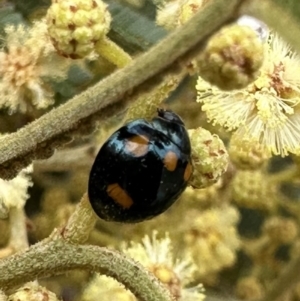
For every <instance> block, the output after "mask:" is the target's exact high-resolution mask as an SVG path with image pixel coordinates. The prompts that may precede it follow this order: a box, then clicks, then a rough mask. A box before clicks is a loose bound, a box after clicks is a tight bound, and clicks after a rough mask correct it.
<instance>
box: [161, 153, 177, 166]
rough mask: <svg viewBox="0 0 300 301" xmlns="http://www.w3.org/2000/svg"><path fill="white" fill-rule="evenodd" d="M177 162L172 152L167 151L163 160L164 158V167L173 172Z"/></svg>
mask: <svg viewBox="0 0 300 301" xmlns="http://www.w3.org/2000/svg"><path fill="white" fill-rule="evenodd" d="M177 162H178V157H177V155H176V154H175V153H174V152H172V151H168V152H167V154H166V156H165V158H164V165H165V167H166V169H167V170H168V171H174V170H175V169H176V166H177Z"/></svg>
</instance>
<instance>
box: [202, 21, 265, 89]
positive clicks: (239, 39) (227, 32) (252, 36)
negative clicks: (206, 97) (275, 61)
mask: <svg viewBox="0 0 300 301" xmlns="http://www.w3.org/2000/svg"><path fill="white" fill-rule="evenodd" d="M263 58H264V47H263V43H262V41H261V40H260V38H259V37H258V36H257V34H256V32H255V31H254V30H253V29H251V28H250V27H248V26H239V25H232V26H228V27H225V28H223V29H221V30H220V31H219V32H218V33H217V34H216V35H214V36H213V37H212V38H211V39H210V40H209V42H208V44H207V46H206V48H205V49H204V51H203V53H202V54H201V55H200V56H199V58H198V59H197V61H198V67H199V70H198V72H199V75H200V76H201V77H202V78H203V79H204V80H206V81H208V82H209V83H211V84H213V85H216V86H217V87H219V88H220V89H222V90H234V89H241V88H244V87H246V86H247V85H248V84H250V83H251V82H253V81H254V80H255V79H256V78H257V77H258V75H259V73H258V71H259V69H260V67H261V66H262V63H263Z"/></svg>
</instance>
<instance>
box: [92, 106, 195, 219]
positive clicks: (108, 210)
mask: <svg viewBox="0 0 300 301" xmlns="http://www.w3.org/2000/svg"><path fill="white" fill-rule="evenodd" d="M192 170H193V169H192V165H191V145H190V140H189V136H188V133H187V131H186V129H185V127H184V123H183V122H182V120H181V118H180V117H179V116H178V115H176V114H175V113H173V112H171V111H168V110H162V109H158V116H157V117H155V118H153V119H152V121H150V122H149V121H146V120H144V119H137V120H135V121H132V122H130V123H128V124H126V125H125V126H123V127H121V128H120V129H119V130H117V131H116V132H115V133H114V134H113V135H112V136H111V137H110V138H109V139H108V140H107V141H106V142H105V143H104V145H103V146H102V147H101V149H100V151H99V153H98V155H97V157H96V160H95V162H94V164H93V167H92V170H91V172H90V177H89V184H88V195H89V199H90V202H91V205H92V207H93V209H94V211H95V212H96V214H97V215H98V216H99V217H100V218H102V219H104V220H107V221H118V222H126V223H135V222H140V221H143V220H146V219H151V218H153V217H155V216H157V215H159V214H160V213H162V212H164V211H165V210H166V209H168V208H169V207H170V206H171V205H172V204H173V203H174V202H175V201H176V199H177V198H178V197H179V196H180V194H181V193H182V192H183V191H184V189H185V188H186V186H187V182H188V180H189V178H190V176H191V174H192Z"/></svg>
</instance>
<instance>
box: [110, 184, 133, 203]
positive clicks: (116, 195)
mask: <svg viewBox="0 0 300 301" xmlns="http://www.w3.org/2000/svg"><path fill="white" fill-rule="evenodd" d="M106 192H107V194H108V195H109V196H110V197H111V198H112V199H113V200H114V201H115V202H116V203H118V204H119V205H121V206H122V207H123V208H125V209H128V208H130V207H131V206H132V204H133V200H132V198H131V197H130V196H129V195H128V194H127V192H126V191H125V190H124V189H123V188H122V187H121V186H120V185H119V184H118V183H114V184H110V185H108V186H107V188H106Z"/></svg>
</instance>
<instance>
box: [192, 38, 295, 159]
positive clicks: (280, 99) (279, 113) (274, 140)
mask: <svg viewBox="0 0 300 301" xmlns="http://www.w3.org/2000/svg"><path fill="white" fill-rule="evenodd" d="M299 70H300V58H299V57H298V56H297V55H296V54H295V53H293V52H292V50H291V48H290V47H289V46H288V45H287V44H286V43H285V42H284V41H282V40H281V39H280V38H279V37H278V35H277V34H275V33H272V34H271V36H270V38H269V43H268V44H265V60H264V64H263V66H262V68H261V73H260V76H259V77H258V79H257V80H255V81H254V82H253V83H251V84H250V85H248V86H247V87H246V88H244V89H242V90H233V91H221V90H219V89H218V88H216V87H215V86H212V85H210V84H208V83H207V82H205V81H204V80H203V79H202V78H200V77H199V78H198V82H197V85H196V89H197V90H198V98H197V101H198V102H200V103H202V104H203V105H202V110H203V111H205V112H206V114H207V117H208V120H209V121H211V122H213V124H220V125H221V126H223V127H225V128H226V129H228V130H229V131H232V130H234V129H237V131H236V137H237V139H240V140H241V141H244V140H247V141H249V142H250V143H251V142H253V143H259V144H261V145H262V146H263V147H265V148H266V149H267V150H269V151H270V152H271V153H272V154H275V155H281V156H286V155H288V153H289V152H290V153H294V154H299V153H300V131H299V128H300V115H299V113H300V112H299V105H298V104H299V101H300V72H299Z"/></svg>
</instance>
